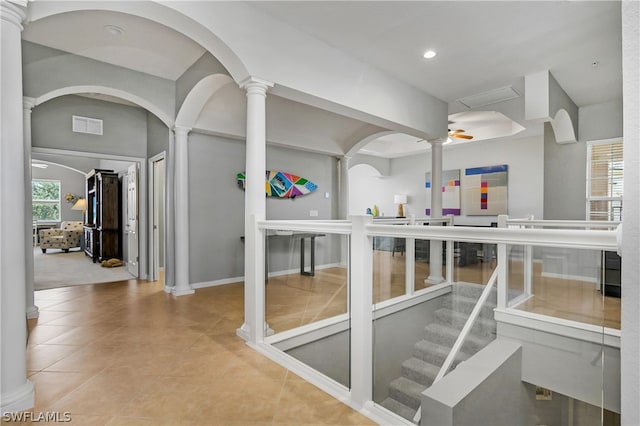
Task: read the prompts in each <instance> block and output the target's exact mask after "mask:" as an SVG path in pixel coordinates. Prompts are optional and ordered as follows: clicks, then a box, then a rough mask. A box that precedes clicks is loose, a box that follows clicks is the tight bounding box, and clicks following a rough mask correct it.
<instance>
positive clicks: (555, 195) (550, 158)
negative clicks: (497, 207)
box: [543, 100, 622, 220]
mask: <svg viewBox="0 0 640 426" xmlns="http://www.w3.org/2000/svg"><path fill="white" fill-rule="evenodd" d="M578 116H579V122H578V129H579V133H578V134H579V136H578V139H579V141H580V142H578V143H574V144H566V145H559V144H557V143H556V141H555V136H554V134H553V130H552V129H551V125H550V124H548V123H545V126H544V217H543V218H544V219H546V220H585V218H586V191H587V189H586V188H587V187H586V181H587V169H586V167H587V166H586V162H587V145H586V143H585V142H587V141H595V140H602V139H611V138H617V137H621V136H622V101H621V100H613V101H611V102H607V103H603V104H597V105H589V106H585V107H581V108H580V110H579V114H578Z"/></svg>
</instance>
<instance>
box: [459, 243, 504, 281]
mask: <svg viewBox="0 0 640 426" xmlns="http://www.w3.org/2000/svg"><path fill="white" fill-rule="evenodd" d="M495 267H496V245H495V244H483V243H478V242H466V241H455V242H454V258H453V281H454V282H465V283H473V284H481V285H484V284H485V283H486V282H487V281H488V280H489V277H491V274H492V273H493V270H494V268H495Z"/></svg>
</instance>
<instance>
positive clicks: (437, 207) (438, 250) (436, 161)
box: [425, 139, 444, 284]
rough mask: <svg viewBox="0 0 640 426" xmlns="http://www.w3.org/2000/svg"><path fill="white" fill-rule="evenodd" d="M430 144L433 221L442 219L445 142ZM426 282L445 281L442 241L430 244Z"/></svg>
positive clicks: (435, 141)
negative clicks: (443, 147) (443, 145)
mask: <svg viewBox="0 0 640 426" xmlns="http://www.w3.org/2000/svg"><path fill="white" fill-rule="evenodd" d="M429 143H430V144H431V219H442V144H443V143H444V140H443V139H435V140H431V141H429ZM432 225H433V224H432ZM437 225H440V224H436V226H437ZM425 281H426V282H427V283H429V284H439V283H441V282H443V281H444V278H443V277H442V241H439V240H431V242H430V245H429V277H428V278H427V279H426V280H425Z"/></svg>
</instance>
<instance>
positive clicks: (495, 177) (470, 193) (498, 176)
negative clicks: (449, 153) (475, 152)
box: [462, 164, 508, 216]
mask: <svg viewBox="0 0 640 426" xmlns="http://www.w3.org/2000/svg"><path fill="white" fill-rule="evenodd" d="M507 175H508V166H507V165H506V164H502V165H499V166H488V167H473V168H469V169H465V171H464V176H463V179H462V188H463V189H462V211H463V212H464V213H465V214H466V215H469V216H472V215H485V216H496V215H499V214H507V213H508V211H507V177H508V176H507Z"/></svg>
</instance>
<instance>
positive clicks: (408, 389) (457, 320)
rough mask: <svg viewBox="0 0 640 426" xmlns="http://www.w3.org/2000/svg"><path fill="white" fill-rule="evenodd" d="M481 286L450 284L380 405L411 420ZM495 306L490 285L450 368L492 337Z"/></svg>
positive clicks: (493, 293) (494, 331)
mask: <svg viewBox="0 0 640 426" xmlns="http://www.w3.org/2000/svg"><path fill="white" fill-rule="evenodd" d="M483 289H484V286H482V285H478V284H467V283H458V284H456V285H454V286H453V292H452V293H451V294H449V295H447V296H445V297H446V299H445V300H444V303H443V307H442V308H440V309H438V310H437V311H435V321H434V322H433V323H431V324H428V325H427V326H426V327H425V328H424V335H423V339H422V340H420V341H418V342H417V343H416V344H415V345H414V346H413V356H412V357H411V358H409V359H407V360H405V361H404V362H403V363H402V373H401V374H402V375H401V376H400V377H398V378H397V379H395V380H393V381H392V382H391V383H390V384H389V397H388V398H386V399H385V400H384V401H382V406H383V407H385V408H386V409H388V410H390V411H393V412H394V413H396V414H398V415H399V416H402V417H404V418H405V419H407V420H410V421H413V417H414V415H415V414H416V411H417V410H418V408H419V407H420V402H421V394H422V392H423V391H424V390H425V389H426V388H428V387H429V386H431V384H432V383H433V380H434V379H435V377H436V375H437V374H438V372H439V371H440V366H442V364H443V363H444V360H445V358H446V357H447V355H448V354H449V351H450V350H451V348H452V347H453V344H454V343H455V341H456V339H457V338H458V335H459V334H460V330H461V329H462V327H463V326H464V324H465V322H466V321H467V318H468V317H469V314H470V313H471V311H472V310H473V307H474V306H475V305H476V301H477V300H478V298H479V297H480V293H482V290H483ZM495 307H496V292H495V289H493V290H492V293H491V295H490V296H489V299H488V300H487V302H486V303H485V306H484V307H483V308H482V311H481V313H480V315H479V316H478V319H477V320H476V323H475V324H474V326H473V328H472V329H471V333H470V334H469V336H468V337H467V339H466V340H465V342H464V344H463V346H462V349H461V350H460V352H459V353H458V355H457V356H456V359H455V361H454V362H453V365H452V369H453V368H455V367H456V365H458V364H459V363H460V362H462V361H464V360H466V359H468V358H470V357H471V356H472V355H474V354H475V353H476V352H478V351H480V349H482V348H484V347H485V346H486V345H488V344H489V343H490V342H491V341H492V340H494V339H495V337H496V323H495V321H494V319H493V309H494V308H495Z"/></svg>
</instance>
